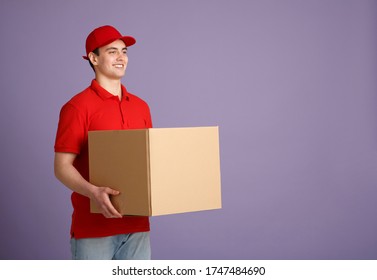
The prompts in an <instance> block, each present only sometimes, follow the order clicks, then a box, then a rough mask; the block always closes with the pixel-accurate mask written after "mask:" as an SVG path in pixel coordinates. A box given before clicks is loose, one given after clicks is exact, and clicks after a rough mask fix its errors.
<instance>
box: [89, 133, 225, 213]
mask: <svg viewBox="0 0 377 280" xmlns="http://www.w3.org/2000/svg"><path fill="white" fill-rule="evenodd" d="M89 172H90V182H91V183H93V184H94V185H97V186H107V187H111V188H113V189H116V190H119V191H120V193H121V194H120V195H117V196H113V197H111V200H112V203H113V205H114V206H115V207H116V208H117V209H118V211H119V212H120V213H121V214H123V215H140V216H158V215H166V214H175V213H184V212H193V211H202V210H210V209H219V208H221V179H220V153H219V132H218V127H189V128H150V129H137V130H106V131H91V132H89ZM91 211H92V212H94V213H98V209H96V208H95V206H94V205H93V204H91Z"/></svg>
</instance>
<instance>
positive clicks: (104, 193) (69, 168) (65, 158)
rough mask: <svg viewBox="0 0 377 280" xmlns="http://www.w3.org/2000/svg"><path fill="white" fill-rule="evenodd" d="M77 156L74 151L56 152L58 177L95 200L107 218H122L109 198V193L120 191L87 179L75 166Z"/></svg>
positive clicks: (69, 186) (56, 172)
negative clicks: (96, 184) (95, 183)
mask: <svg viewBox="0 0 377 280" xmlns="http://www.w3.org/2000/svg"><path fill="white" fill-rule="evenodd" d="M75 158H76V154H73V153H55V160H54V171H55V176H56V178H58V179H59V181H61V182H62V183H63V184H64V185H65V186H66V187H68V188H69V189H71V190H72V191H74V192H77V193H79V194H81V195H84V196H87V197H88V198H89V199H91V200H92V201H94V202H95V203H96V204H97V205H98V206H99V209H101V212H102V214H103V215H104V216H105V217H106V218H121V217H122V215H121V214H120V213H119V212H118V211H117V210H116V209H115V208H114V206H113V205H112V204H111V201H110V198H109V195H118V194H119V192H118V191H116V190H113V189H111V188H107V187H97V186H95V185H93V184H91V183H89V182H88V181H86V180H85V179H84V178H83V177H82V176H81V174H80V173H79V172H78V171H77V169H76V168H75V167H74V166H73V162H74V160H75Z"/></svg>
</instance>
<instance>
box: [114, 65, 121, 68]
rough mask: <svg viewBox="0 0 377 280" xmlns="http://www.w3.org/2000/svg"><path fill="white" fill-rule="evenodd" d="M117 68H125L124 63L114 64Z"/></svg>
mask: <svg viewBox="0 0 377 280" xmlns="http://www.w3.org/2000/svg"><path fill="white" fill-rule="evenodd" d="M114 66H115V67H116V68H123V65H122V64H116V65H114Z"/></svg>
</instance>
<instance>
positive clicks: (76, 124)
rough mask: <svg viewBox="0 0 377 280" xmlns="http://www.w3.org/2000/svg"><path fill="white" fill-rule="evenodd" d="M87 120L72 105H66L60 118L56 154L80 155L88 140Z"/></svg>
mask: <svg viewBox="0 0 377 280" xmlns="http://www.w3.org/2000/svg"><path fill="white" fill-rule="evenodd" d="M85 123H86V122H85V118H84V117H83V115H82V113H81V112H80V111H79V110H78V109H77V108H76V107H75V106H73V105H72V104H70V103H67V104H65V105H64V106H63V107H62V109H61V111H60V116H59V123H58V129H57V132H56V139H55V152H66V153H74V154H80V152H81V148H82V147H83V145H84V143H85V141H86V138H87V132H86V131H87V129H86V127H87V126H86V124H85Z"/></svg>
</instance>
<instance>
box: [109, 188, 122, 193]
mask: <svg viewBox="0 0 377 280" xmlns="http://www.w3.org/2000/svg"><path fill="white" fill-rule="evenodd" d="M106 193H107V194H111V195H118V194H120V192H119V191H117V190H114V189H111V188H107V189H106Z"/></svg>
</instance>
